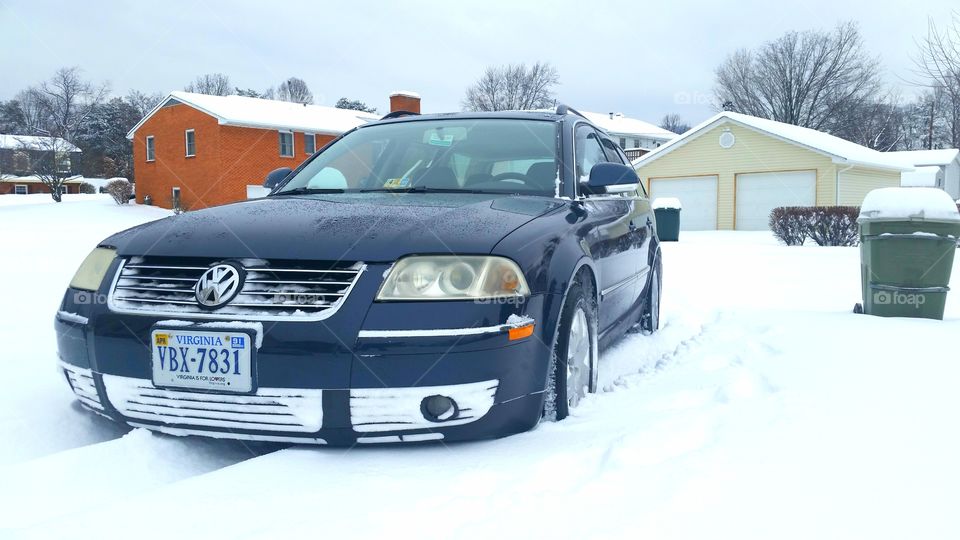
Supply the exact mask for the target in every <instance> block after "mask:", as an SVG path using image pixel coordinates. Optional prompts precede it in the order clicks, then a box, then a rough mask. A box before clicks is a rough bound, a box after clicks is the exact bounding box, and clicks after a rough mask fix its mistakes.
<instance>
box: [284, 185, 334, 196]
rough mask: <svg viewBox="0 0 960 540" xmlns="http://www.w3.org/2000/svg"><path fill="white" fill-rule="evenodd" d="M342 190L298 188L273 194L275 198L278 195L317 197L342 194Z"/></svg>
mask: <svg viewBox="0 0 960 540" xmlns="http://www.w3.org/2000/svg"><path fill="white" fill-rule="evenodd" d="M343 192H344V190H342V189H340V188H308V187H299V188H295V189H288V190H286V191H281V192H279V193H276V194H274V195H273V196H274V197H276V196H278V195H318V194H326V193H343Z"/></svg>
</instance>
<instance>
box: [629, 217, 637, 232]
mask: <svg viewBox="0 0 960 540" xmlns="http://www.w3.org/2000/svg"><path fill="white" fill-rule="evenodd" d="M629 227H630V230H631V231H635V230H637V225H636V224H635V223H634V222H633V220H632V219H631V220H630V225H629Z"/></svg>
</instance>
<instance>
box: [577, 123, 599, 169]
mask: <svg viewBox="0 0 960 540" xmlns="http://www.w3.org/2000/svg"><path fill="white" fill-rule="evenodd" d="M574 145H575V146H576V151H577V156H576V165H577V178H578V180H579V182H586V181H587V179H589V178H590V169H592V168H593V166H594V165H596V164H597V163H603V162H605V161H607V156H606V154H604V153H603V147H602V146H601V145H600V135H598V134H597V132H596V130H594V129H593V127H591V126H589V125H588V124H579V125H578V126H577V128H576V131H575V132H574Z"/></svg>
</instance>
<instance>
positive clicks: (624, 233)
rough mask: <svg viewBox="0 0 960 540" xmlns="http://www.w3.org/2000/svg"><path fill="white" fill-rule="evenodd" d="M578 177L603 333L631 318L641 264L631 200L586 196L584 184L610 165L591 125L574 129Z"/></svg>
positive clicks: (578, 187) (597, 134) (599, 139)
mask: <svg viewBox="0 0 960 540" xmlns="http://www.w3.org/2000/svg"><path fill="white" fill-rule="evenodd" d="M574 151H575V161H576V163H575V166H576V169H575V177H576V179H577V193H578V198H580V199H581V200H582V201H583V209H584V211H585V212H586V219H585V221H584V223H585V224H586V225H587V226H588V227H589V228H588V230H586V234H585V238H584V241H585V242H586V244H587V245H586V246H585V247H586V248H587V249H588V251H589V254H590V256H591V257H592V258H593V260H594V261H595V262H596V266H597V268H598V270H599V275H598V276H597V281H598V283H599V284H600V310H599V311H600V312H599V314H598V323H599V326H600V331H601V332H603V331H605V330H607V329H609V328H611V327H612V326H613V325H615V324H616V323H617V322H619V321H620V320H622V319H623V318H624V317H625V316H627V315H628V312H629V310H630V307H631V305H632V304H633V301H634V300H635V299H636V289H635V287H634V284H633V281H634V280H635V278H636V273H637V263H636V260H635V256H634V253H633V252H634V250H633V249H632V244H633V242H634V232H633V231H632V230H631V229H630V219H631V217H632V214H631V212H632V204H631V200H630V199H629V198H626V197H619V196H609V195H591V196H585V195H583V193H582V190H581V189H580V185H579V184H580V183H582V182H586V181H587V180H588V179H589V177H590V169H591V168H593V166H594V165H596V164H597V163H603V162H606V161H608V158H607V156H606V153H605V152H604V150H603V146H602V143H601V135H600V134H599V133H598V132H597V131H596V130H595V129H594V128H593V126H591V125H590V124H587V123H579V124H577V125H576V126H575V128H574Z"/></svg>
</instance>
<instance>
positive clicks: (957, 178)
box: [887, 148, 960, 200]
mask: <svg viewBox="0 0 960 540" xmlns="http://www.w3.org/2000/svg"><path fill="white" fill-rule="evenodd" d="M887 154H888V155H890V156H891V157H893V158H894V159H897V160H900V161H901V162H902V163H903V164H904V165H906V166H912V167H916V170H914V171H908V172H905V173H903V175H902V177H901V185H902V186H904V187H937V188H940V189H942V190H944V191H946V192H947V193H949V194H950V197H952V198H953V200H957V199H960V149H957V148H946V149H943V150H911V151H906V152H887Z"/></svg>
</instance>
